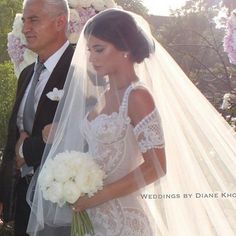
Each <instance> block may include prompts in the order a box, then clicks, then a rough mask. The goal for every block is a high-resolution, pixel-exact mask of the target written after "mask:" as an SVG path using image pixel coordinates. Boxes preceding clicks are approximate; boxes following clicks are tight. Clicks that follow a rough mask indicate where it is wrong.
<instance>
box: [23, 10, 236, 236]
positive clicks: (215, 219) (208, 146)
mask: <svg viewBox="0 0 236 236" xmlns="http://www.w3.org/2000/svg"><path fill="white" fill-rule="evenodd" d="M65 93H66V94H67V95H66V96H64V97H63V99H62V100H61V101H60V104H59V108H58V111H57V114H56V118H55V122H54V123H56V125H54V126H53V127H54V128H55V129H52V131H51V132H50V135H49V137H47V136H48V132H47V130H48V128H45V130H44V131H43V136H44V139H45V140H48V145H47V148H46V151H45V153H44V161H43V162H42V164H41V168H42V167H43V166H44V165H47V163H48V161H50V160H51V159H53V158H54V157H55V155H56V154H57V153H60V152H63V151H65V150H77V151H85V150H87V149H88V152H89V153H90V154H91V155H92V156H93V157H94V160H95V161H96V162H97V163H98V164H99V166H100V167H101V168H102V169H103V170H104V171H105V172H106V175H107V177H106V180H105V184H104V187H103V189H102V190H100V191H98V192H97V193H96V194H95V195H94V196H93V197H87V196H84V197H81V198H79V199H78V200H77V201H76V202H75V203H74V204H73V205H72V206H69V205H64V206H63V207H59V206H58V205H56V204H53V203H51V202H49V201H46V200H44V199H43V196H42V192H41V190H40V186H39V184H38V183H37V181H36V178H35V179H34V180H33V181H32V182H31V187H30V188H29V192H28V201H29V202H30V204H31V209H32V211H31V216H30V221H29V225H28V233H29V234H30V235H58V234H59V235H60V231H59V232H58V231H57V232H56V233H54V232H53V230H51V229H52V228H55V229H56V228H57V227H59V226H69V225H70V224H71V215H72V211H75V212H80V211H83V210H86V211H87V212H88V214H89V217H90V219H91V221H92V224H93V227H94V231H95V235H97V236H105V235H107V236H111V235H117V236H118V235H120V236H126V235H134V236H138V235H140V236H141V235H142V236H143V235H147V236H149V235H153V236H155V235H164V236H166V235H170V236H175V235H176V236H179V235H181V236H182V235H186V236H187V235H193V236H199V235H227V236H228V235H235V233H236V228H235V223H236V211H235V210H236V205H235V203H236V202H235V197H234V196H235V192H236V188H235V186H236V182H235V181H236V179H235V177H236V176H235V168H236V161H235V156H236V138H235V134H234V133H233V131H232V129H231V128H230V127H229V126H228V124H227V123H226V122H225V121H224V120H223V118H222V117H221V116H220V115H219V114H218V113H217V111H215V109H214V108H213V107H212V106H211V105H210V104H209V103H208V102H207V100H206V99H205V98H204V97H203V96H202V95H201V93H200V92H199V91H198V90H197V89H196V88H195V87H194V85H192V83H191V81H189V79H188V78H187V77H186V75H185V74H184V73H183V72H182V70H181V69H180V68H179V67H178V65H177V64H176V63H175V61H174V60H173V59H172V58H171V57H170V56H169V55H168V53H167V52H166V51H165V50H164V49H163V48H162V47H161V46H160V45H159V44H158V43H157V42H156V40H155V39H154V38H153V37H152V35H151V33H150V30H149V27H148V24H147V23H146V21H144V20H143V18H141V17H140V16H137V15H135V14H133V13H131V12H126V11H123V10H117V9H110V10H106V11H103V12H101V13H99V14H97V15H96V16H95V17H93V18H92V19H91V20H90V21H89V22H88V23H87V24H86V26H85V28H84V30H83V32H82V33H81V37H80V39H79V41H78V44H77V47H76V51H75V56H74V58H73V60H72V64H71V68H70V71H69V75H68V78H67V83H66V85H65V88H64V94H65ZM159 113H160V115H159ZM50 140H53V141H52V143H50V142H49V141H50ZM41 173H43V172H40V171H39V175H40V174H41ZM32 195H34V196H33V197H32ZM48 227H50V233H49V232H48V231H47V228H48ZM61 235H65V233H61Z"/></svg>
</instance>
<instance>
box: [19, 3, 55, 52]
mask: <svg viewBox="0 0 236 236" xmlns="http://www.w3.org/2000/svg"><path fill="white" fill-rule="evenodd" d="M49 11H50V9H44V8H43V3H42V1H41V0H35V1H30V2H29V3H27V4H26V5H25V8H24V10H23V17H22V21H23V29H22V32H23V34H24V35H25V37H26V41H27V44H26V47H27V48H29V49H31V50H32V51H34V52H35V53H37V54H45V53H46V52H47V51H48V50H49V51H50V50H51V48H52V47H53V45H54V44H55V42H56V41H57V35H58V28H57V16H52V15H49Z"/></svg>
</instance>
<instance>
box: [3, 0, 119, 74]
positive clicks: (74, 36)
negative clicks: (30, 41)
mask: <svg viewBox="0 0 236 236" xmlns="http://www.w3.org/2000/svg"><path fill="white" fill-rule="evenodd" d="M68 3H69V8H70V21H69V30H68V33H69V35H68V39H69V41H70V43H72V44H75V43H76V42H77V40H78V38H79V34H80V31H81V29H82V27H83V26H84V24H85V23H86V22H87V20H88V19H89V18H91V17H92V16H94V15H95V14H96V13H98V12H100V11H102V10H105V9H107V8H112V7H117V5H116V3H115V2H114V1H113V0H68ZM21 17H22V14H21V13H18V14H16V16H15V20H14V23H13V27H12V31H11V32H10V33H9V34H8V44H7V47H8V54H9V56H10V58H11V61H12V63H13V64H14V70H15V74H16V76H17V77H18V76H19V75H20V72H21V71H22V70H23V69H24V68H25V67H26V66H27V65H29V64H31V63H33V62H34V61H35V58H36V54H35V53H33V52H32V51H31V50H29V49H27V48H26V47H25V45H26V40H25V37H24V35H23V34H22V32H21V29H22V26H23V23H22V20H21Z"/></svg>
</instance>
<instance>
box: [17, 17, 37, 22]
mask: <svg viewBox="0 0 236 236" xmlns="http://www.w3.org/2000/svg"><path fill="white" fill-rule="evenodd" d="M38 18H39V17H38V16H29V17H27V18H25V17H21V20H22V21H24V20H25V19H28V20H35V19H38Z"/></svg>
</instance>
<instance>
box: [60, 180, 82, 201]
mask: <svg viewBox="0 0 236 236" xmlns="http://www.w3.org/2000/svg"><path fill="white" fill-rule="evenodd" d="M63 192H64V199H65V201H66V202H69V203H71V204H72V203H74V202H75V201H76V200H77V199H78V198H79V197H80V195H81V192H80V189H79V188H78V186H77V185H76V184H75V182H73V181H68V182H66V183H65V184H64V186H63Z"/></svg>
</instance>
